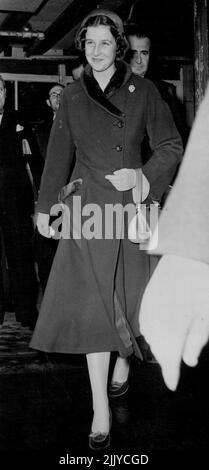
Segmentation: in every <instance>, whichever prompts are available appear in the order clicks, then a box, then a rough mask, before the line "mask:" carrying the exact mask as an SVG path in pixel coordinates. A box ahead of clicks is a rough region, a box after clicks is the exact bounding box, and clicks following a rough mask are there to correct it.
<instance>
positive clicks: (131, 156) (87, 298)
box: [31, 62, 182, 356]
mask: <svg viewBox="0 0 209 470" xmlns="http://www.w3.org/2000/svg"><path fill="white" fill-rule="evenodd" d="M145 132H148V134H149V136H150V142H151V145H152V147H153V150H154V153H153V156H152V158H151V160H149V161H148V162H147V163H146V165H145V166H144V167H143V172H144V174H145V175H146V177H147V178H148V180H149V182H150V186H151V191H150V196H151V198H153V199H155V200H160V198H161V195H162V194H163V193H164V191H165V189H166V187H167V185H168V184H169V182H170V179H171V177H172V175H173V172H174V170H175V168H176V165H177V163H178V162H179V160H180V158H181V154H182V145H181V139H180V137H179V134H178V132H177V130H176V127H175V125H174V123H173V120H172V117H171V114H170V112H169V110H168V107H167V105H166V104H165V103H164V102H163V101H162V99H161V97H160V95H159V93H158V91H157V90H156V88H155V87H154V85H153V84H152V83H151V82H149V81H148V80H146V79H141V78H139V77H137V76H135V75H134V74H132V72H131V70H130V68H129V67H128V66H127V65H126V64H124V63H123V62H120V63H119V64H118V67H117V70H116V72H115V74H114V76H113V77H112V79H111V81H110V83H109V84H108V86H107V88H106V90H105V92H104V93H103V92H102V91H101V89H100V88H99V87H98V84H97V82H96V81H95V79H94V78H93V76H92V73H91V69H90V68H89V66H87V68H86V70H85V72H84V74H83V76H82V78H81V81H78V82H75V83H73V84H71V85H69V86H68V87H67V88H66V89H65V90H64V92H63V96H62V102H61V105H60V109H59V111H58V113H57V117H56V120H55V122H54V124H53V128H52V133H51V137H50V141H49V146H48V155H47V161H46V166H45V170H44V174H43V178H42V185H41V191H40V197H39V202H38V211H39V212H43V213H48V212H49V211H50V208H51V206H52V205H53V204H56V203H57V199H58V193H59V191H60V189H61V188H62V187H63V186H64V185H65V184H66V181H67V177H68V175H69V171H70V168H71V164H72V161H73V156H74V152H76V163H75V166H74V168H73V172H72V175H71V181H72V180H75V179H76V178H82V180H83V182H82V185H81V186H80V188H79V189H78V191H77V192H76V193H75V195H80V196H81V206H82V209H83V207H84V205H86V204H89V203H93V204H97V205H98V207H99V208H101V210H102V213H103V215H104V206H105V204H113V205H115V204H117V203H119V204H123V205H124V204H127V203H128V202H132V191H131V190H130V191H125V192H120V191H117V190H116V189H115V188H114V187H113V185H112V184H111V183H110V182H109V181H108V180H106V179H105V175H107V174H110V173H112V172H113V171H114V170H118V169H121V168H139V167H141V166H142V163H141V156H140V146H141V142H142V140H143V138H144V135H145ZM72 199H73V197H72V195H71V196H69V198H67V200H66V202H67V204H68V205H69V207H70V208H71V209H72ZM89 216H90V214H89ZM91 216H92V214H91ZM88 218H89V217H88ZM84 220H86V218H85V217H83V218H82V222H83V221H84ZM103 228H104V227H103ZM148 277H149V261H148V255H147V254H146V253H145V251H142V250H140V249H139V245H137V244H133V243H131V242H130V241H129V240H128V238H125V239H123V240H120V239H117V238H116V237H114V238H113V239H104V238H102V239H95V238H92V239H90V240H88V239H86V238H85V237H81V239H80V240H79V239H75V238H74V239H73V238H71V239H61V240H60V242H59V246H58V250H57V253H56V256H55V260H54V263H53V267H52V270H51V274H50V277H49V281H48V285H47V288H46V291H45V296H44V299H43V303H42V307H41V311H40V314H39V319H38V322H37V325H36V329H35V332H34V335H33V338H32V342H31V346H32V347H34V348H36V349H40V350H44V351H56V352H64V353H91V352H100V351H113V350H117V351H119V352H120V354H121V355H122V356H127V355H129V354H130V353H131V352H132V351H133V348H134V347H135V346H136V344H135V337H136V336H139V329H138V310H139V303H140V299H141V296H142V293H143V291H144V288H145V285H146V283H147V281H148Z"/></svg>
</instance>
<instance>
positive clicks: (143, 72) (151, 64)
mask: <svg viewBox="0 0 209 470" xmlns="http://www.w3.org/2000/svg"><path fill="white" fill-rule="evenodd" d="M126 35H127V38H128V41H129V45H130V49H129V50H128V53H127V56H126V60H127V62H128V63H129V64H130V66H131V68H132V71H133V72H134V73H135V74H136V75H139V76H140V77H142V78H144V77H146V78H149V79H150V80H152V81H153V83H154V84H155V86H156V88H157V89H158V91H159V93H160V95H161V97H162V98H163V100H164V101H165V102H166V103H167V104H168V106H169V108H170V111H171V113H172V116H173V119H174V122H175V125H176V127H177V129H178V131H179V134H180V135H181V138H182V141H183V143H184V144H185V143H186V139H187V128H186V124H185V122H184V118H183V110H182V109H181V104H180V101H179V100H178V98H177V95H176V88H175V86H174V85H173V84H172V83H168V82H165V81H164V80H162V79H161V77H160V73H159V70H158V64H157V61H156V60H155V58H154V57H153V53H152V48H151V39H150V36H149V34H147V33H146V32H144V31H142V30H140V27H139V26H138V25H135V24H132V25H127V28H126Z"/></svg>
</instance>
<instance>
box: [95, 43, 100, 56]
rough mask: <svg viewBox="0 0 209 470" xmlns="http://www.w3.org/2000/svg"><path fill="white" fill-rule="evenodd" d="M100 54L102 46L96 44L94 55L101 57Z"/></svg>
mask: <svg viewBox="0 0 209 470" xmlns="http://www.w3.org/2000/svg"><path fill="white" fill-rule="evenodd" d="M99 53H100V46H99V44H95V46H94V55H99Z"/></svg>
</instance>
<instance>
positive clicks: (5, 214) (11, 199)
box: [0, 76, 43, 329]
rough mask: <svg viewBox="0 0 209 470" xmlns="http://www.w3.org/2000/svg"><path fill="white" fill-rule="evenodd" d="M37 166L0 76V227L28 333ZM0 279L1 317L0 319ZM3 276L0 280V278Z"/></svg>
mask: <svg viewBox="0 0 209 470" xmlns="http://www.w3.org/2000/svg"><path fill="white" fill-rule="evenodd" d="M42 170H43V161H42V158H41V155H40V152H39V148H38V145H37V142H36V139H35V136H34V134H33V132H32V130H31V128H30V127H29V126H28V124H26V123H25V122H23V121H22V120H20V117H19V114H18V112H17V111H13V110H10V109H9V107H8V106H6V85H5V82H4V80H3V78H2V77H1V76H0V227H1V232H2V243H1V245H2V248H4V249H5V254H6V260H7V264H8V271H9V279H10V284H11V292H12V297H13V302H14V310H15V314H16V319H17V321H20V322H21V324H22V326H29V327H30V328H31V329H33V327H34V325H35V323H36V319H37V309H36V300H37V287H38V284H37V278H36V272H35V258H34V247H33V223H32V214H33V213H34V193H35V194H37V192H38V189H39V185H40V179H41V173H42ZM0 275H1V282H0V285H1V302H0V303H1V316H0V322H1V323H2V322H3V319H4V313H5V302H4V282H3V278H4V276H3V273H2V270H1V272H0ZM2 276H3V277H2Z"/></svg>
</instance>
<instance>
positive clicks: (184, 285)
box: [139, 255, 209, 390]
mask: <svg viewBox="0 0 209 470" xmlns="http://www.w3.org/2000/svg"><path fill="white" fill-rule="evenodd" d="M139 326H140V332H141V333H142V334H143V335H144V337H145V339H146V341H147V342H148V343H149V344H150V347H151V350H152V352H153V354H154V356H155V358H156V359H157V361H158V362H159V364H160V366H161V368H162V374H163V378H164V381H165V383H166V385H167V387H168V388H169V389H170V390H175V389H176V387H177V385H178V381H179V375H180V365H181V360H182V359H183V361H184V362H185V363H186V364H187V365H188V366H192V367H193V366H196V365H197V363H198V359H199V355H200V353H201V350H202V348H203V347H204V345H205V344H206V343H207V341H208V338H209V266H208V265H207V264H205V263H202V262H199V261H195V260H192V259H187V258H183V257H178V256H172V255H165V256H163V257H162V258H161V260H160V261H159V264H158V266H157V268H156V270H155V272H154V274H153V276H152V277H151V279H150V281H149V283H148V286H147V288H146V290H145V293H144V296H143V299H142V304H141V309H140V315H139Z"/></svg>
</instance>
